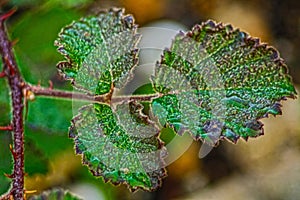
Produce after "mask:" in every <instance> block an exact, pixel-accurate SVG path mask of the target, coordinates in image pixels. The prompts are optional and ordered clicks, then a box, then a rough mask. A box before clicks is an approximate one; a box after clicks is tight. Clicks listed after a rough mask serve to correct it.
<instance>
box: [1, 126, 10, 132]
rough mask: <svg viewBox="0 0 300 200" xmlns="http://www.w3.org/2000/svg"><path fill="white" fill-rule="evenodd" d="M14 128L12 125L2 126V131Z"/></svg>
mask: <svg viewBox="0 0 300 200" xmlns="http://www.w3.org/2000/svg"><path fill="white" fill-rule="evenodd" d="M12 130H13V127H12V125H8V126H0V131H12Z"/></svg>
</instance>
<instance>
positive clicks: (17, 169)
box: [0, 10, 25, 200]
mask: <svg viewBox="0 0 300 200" xmlns="http://www.w3.org/2000/svg"><path fill="white" fill-rule="evenodd" d="M14 12H15V10H11V11H9V12H8V13H6V14H2V15H0V53H1V56H2V62H3V72H4V74H5V76H6V77H7V79H8V84H9V87H10V91H11V99H12V113H13V115H12V117H13V118H12V132H13V149H12V153H13V158H14V168H13V173H12V175H11V177H12V189H11V190H10V191H9V193H8V194H7V195H6V196H4V197H3V199H6V198H8V197H12V198H13V199H18V200H22V199H24V175H25V173H24V130H23V123H24V122H23V108H24V105H23V93H22V83H23V79H22V77H21V75H20V72H19V69H18V67H17V64H16V60H15V57H14V54H13V52H12V44H11V42H10V41H9V39H8V36H7V32H6V28H5V25H4V21H5V20H6V19H7V18H8V17H9V16H11V15H12V14H13V13H14Z"/></svg>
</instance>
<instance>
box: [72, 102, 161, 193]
mask: <svg viewBox="0 0 300 200" xmlns="http://www.w3.org/2000/svg"><path fill="white" fill-rule="evenodd" d="M141 109H142V107H141V105H139V104H135V103H131V104H121V105H118V106H117V108H116V110H114V111H113V110H112V109H111V108H110V107H109V106H108V105H105V104H94V105H88V106H86V107H83V108H82V109H81V110H80V113H79V115H77V116H75V117H74V118H73V120H72V126H71V128H70V134H69V135H70V137H71V138H74V141H75V146H76V153H77V154H82V155H83V162H84V164H86V165H88V167H89V169H90V170H91V171H92V173H93V175H94V176H102V177H103V178H104V180H105V181H110V182H111V183H113V184H115V185H118V184H120V183H125V184H127V185H128V187H129V188H130V189H131V190H135V189H138V188H142V189H144V190H154V189H156V188H157V187H158V186H160V184H161V178H163V177H164V176H165V170H164V169H163V164H164V163H163V160H162V158H163V156H164V155H165V154H166V153H165V149H164V148H163V146H162V142H161V141H160V140H159V139H158V133H159V132H158V130H157V129H156V127H155V126H154V125H153V124H151V122H150V121H149V119H148V118H147V117H146V116H142V115H141V114H138V113H139V112H140V111H141Z"/></svg>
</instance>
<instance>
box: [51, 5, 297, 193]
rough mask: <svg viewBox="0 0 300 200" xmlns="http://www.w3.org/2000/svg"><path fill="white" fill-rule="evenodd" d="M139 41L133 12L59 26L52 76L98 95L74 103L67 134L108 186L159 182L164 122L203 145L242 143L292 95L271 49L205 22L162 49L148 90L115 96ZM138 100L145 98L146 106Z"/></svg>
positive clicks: (132, 62)
mask: <svg viewBox="0 0 300 200" xmlns="http://www.w3.org/2000/svg"><path fill="white" fill-rule="evenodd" d="M138 39H139V35H138V34H137V33H136V25H135V24H134V20H133V17H132V16H130V15H124V13H123V10H118V9H111V10H109V11H107V12H101V13H100V14H99V15H98V16H90V17H86V18H82V19H80V20H79V21H76V22H73V23H72V24H71V25H69V26H66V27H65V28H64V29H63V30H62V31H61V33H60V34H59V38H58V39H57V40H56V43H55V44H56V45H57V46H58V51H59V52H60V53H61V54H62V55H64V56H65V58H66V59H67V60H66V61H63V62H60V63H59V64H58V70H59V72H60V74H61V75H62V76H63V77H64V78H65V79H68V80H71V83H72V84H73V86H74V88H76V89H77V90H80V91H83V92H85V93H86V94H88V95H100V96H101V95H102V96H103V97H104V101H101V102H96V103H93V104H87V105H85V106H83V107H82V108H80V109H79V111H78V112H79V114H78V115H76V116H75V117H74V118H73V119H72V125H71V127H70V130H69V136H70V137H71V138H73V139H74V142H75V148H76V153H77V154H82V155H83V163H84V164H86V165H87V166H88V167H89V169H90V170H91V171H92V173H93V175H95V176H102V177H103V178H104V179H105V181H110V182H112V183H113V184H119V183H126V184H127V185H128V186H129V188H130V189H131V190H135V189H137V188H142V189H145V190H154V189H156V188H157V187H158V186H159V185H160V182H161V178H163V177H164V176H165V170H164V169H163V168H164V162H163V158H164V157H165V155H166V152H165V149H164V147H163V143H162V142H161V140H160V139H159V134H160V130H161V128H162V127H171V128H172V129H173V130H174V131H175V132H177V133H178V134H180V135H181V134H183V133H184V132H189V133H190V134H191V135H192V137H193V138H194V139H196V140H198V139H201V140H202V141H203V142H205V143H208V144H211V145H215V144H216V143H217V142H218V141H219V140H220V139H224V138H225V139H228V140H230V141H233V142H236V141H237V140H238V138H239V137H242V138H244V139H245V140H247V138H248V137H257V136H259V135H262V134H263V124H262V123H261V122H260V121H259V120H260V119H261V118H264V117H267V116H268V115H269V114H272V115H278V114H281V109H280V101H281V100H283V99H285V98H286V97H291V98H294V97H295V95H296V92H295V89H294V86H293V84H292V82H291V78H290V76H289V75H288V74H287V68H286V66H285V64H284V62H283V60H282V59H281V58H280V57H279V53H278V52H277V50H275V49H274V48H273V47H270V46H267V45H266V44H262V43H260V42H259V41H258V40H257V39H254V38H251V37H250V36H248V35H247V34H246V33H244V32H242V31H240V30H238V29H233V28H232V26H230V25H223V24H216V23H215V22H212V21H207V22H205V23H203V24H201V25H196V26H194V28H193V29H192V30H191V31H189V32H187V33H179V34H178V35H177V36H176V37H175V39H174V41H173V44H172V46H171V48H170V49H166V50H165V51H164V53H163V55H162V58H161V60H160V61H159V62H158V63H157V65H156V68H155V73H154V75H153V76H152V77H151V81H152V88H153V91H154V93H155V96H153V97H152V98H146V99H145V98H143V96H139V95H136V96H134V95H133V96H132V97H130V98H129V99H126V98H125V99H123V100H122V98H121V101H120V98H119V99H118V97H115V96H114V91H115V90H116V89H121V88H122V87H123V86H124V85H126V83H127V82H128V80H130V78H131V76H132V75H131V73H132V70H133V68H134V67H135V66H136V65H137V57H138V50H137V47H136V45H137V42H138ZM148 97H150V96H148ZM144 101H150V104H148V105H149V106H150V107H149V110H148V111H147V112H146V110H145V109H144V107H143V106H142V105H143V104H142V103H144ZM144 105H145V104H144ZM146 113H147V114H146Z"/></svg>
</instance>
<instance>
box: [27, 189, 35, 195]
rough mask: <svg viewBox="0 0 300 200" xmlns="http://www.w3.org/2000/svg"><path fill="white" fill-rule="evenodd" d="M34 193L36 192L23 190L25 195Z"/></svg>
mask: <svg viewBox="0 0 300 200" xmlns="http://www.w3.org/2000/svg"><path fill="white" fill-rule="evenodd" d="M36 192H37V190H25V194H33V193H36Z"/></svg>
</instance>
